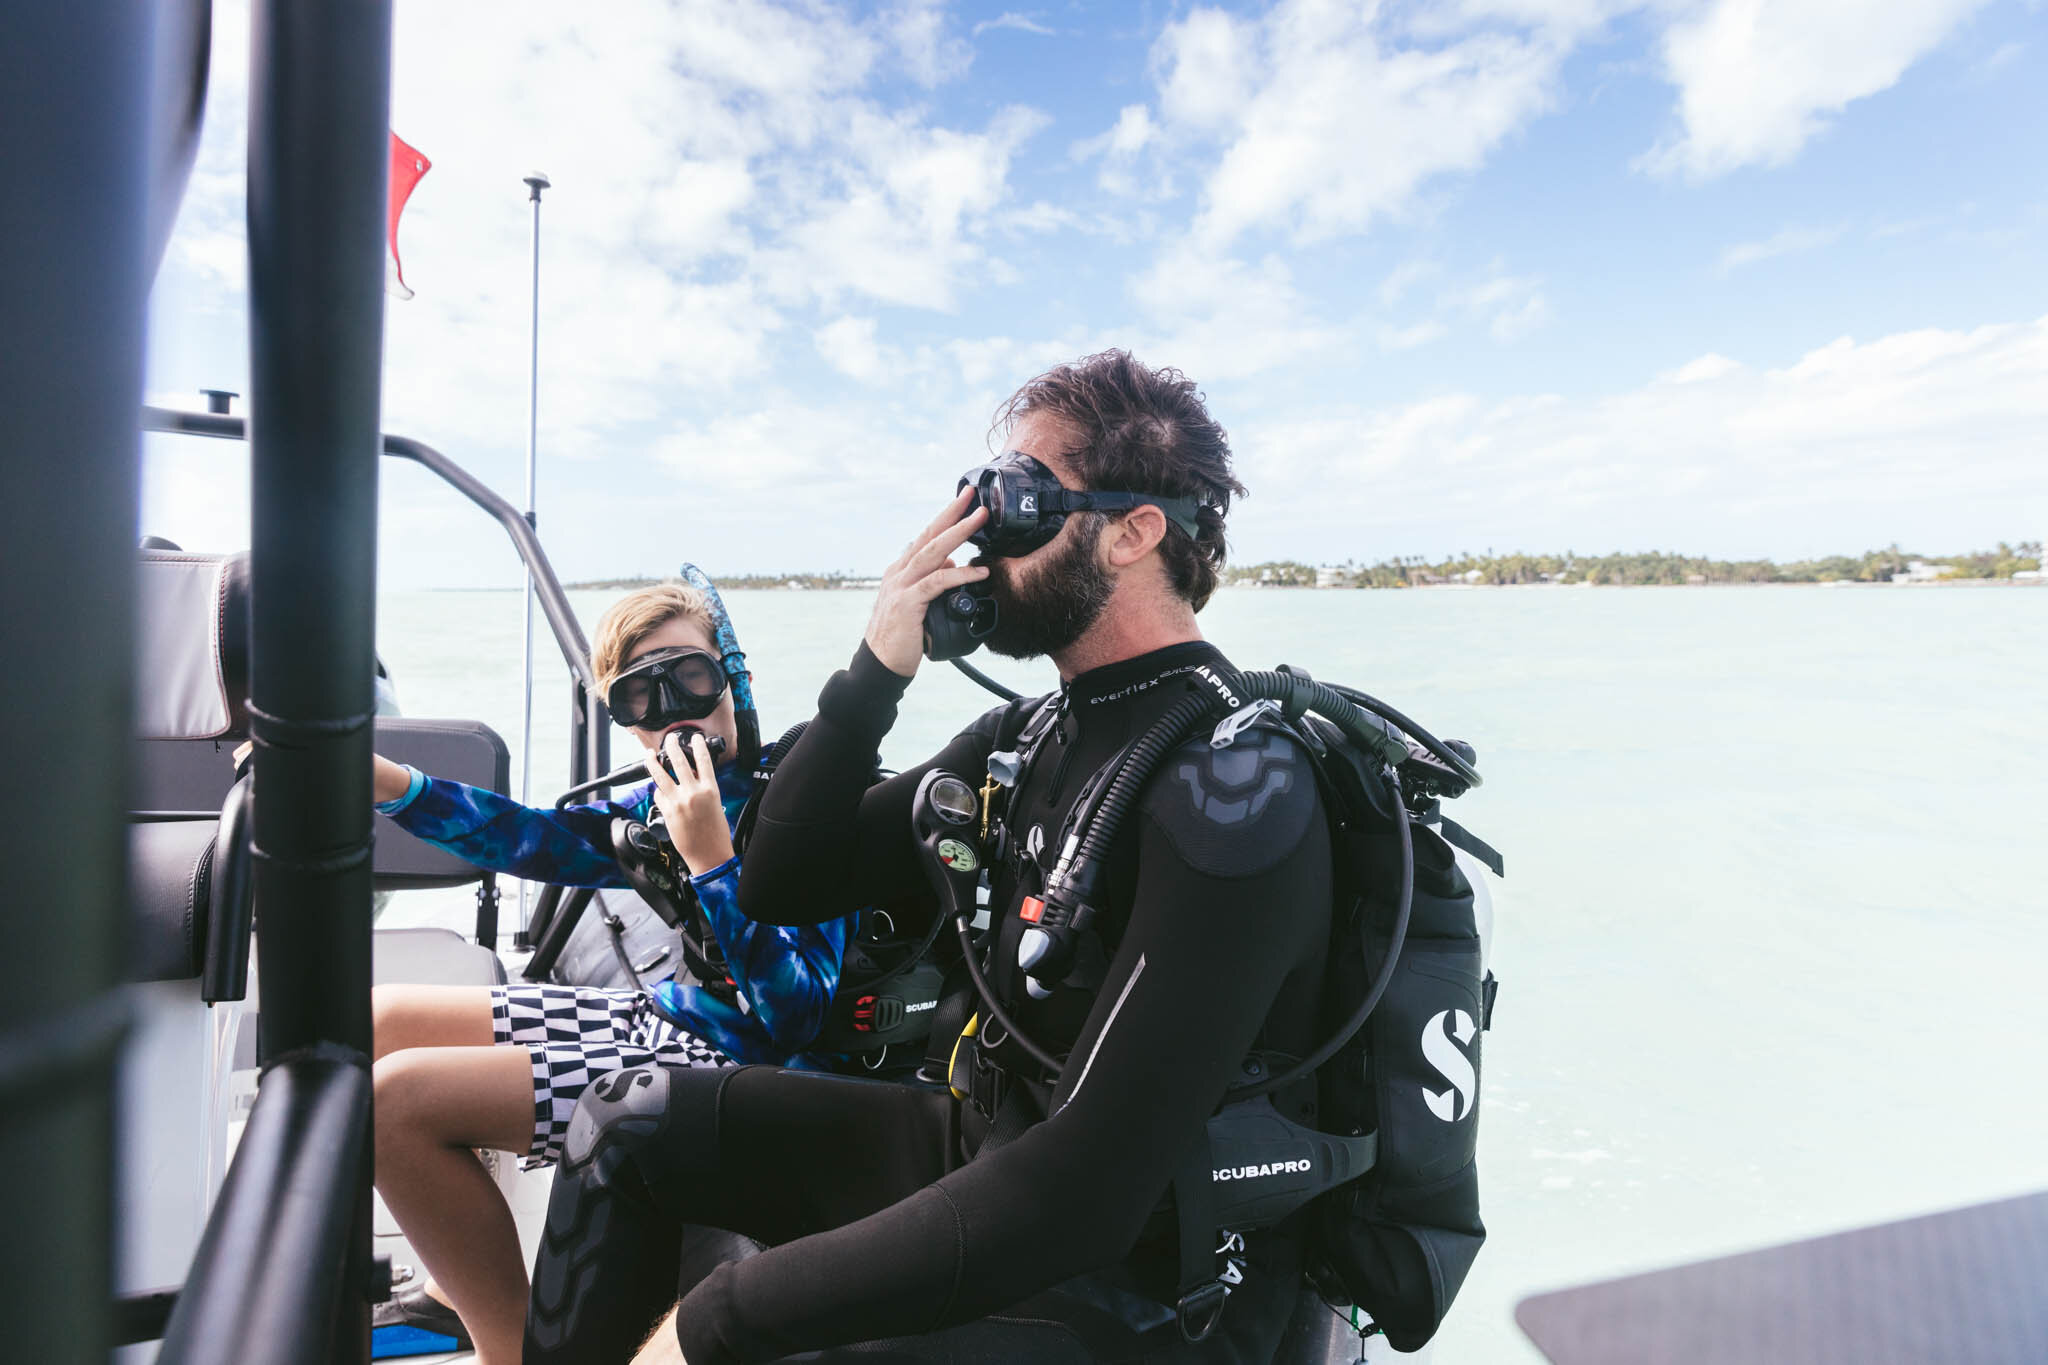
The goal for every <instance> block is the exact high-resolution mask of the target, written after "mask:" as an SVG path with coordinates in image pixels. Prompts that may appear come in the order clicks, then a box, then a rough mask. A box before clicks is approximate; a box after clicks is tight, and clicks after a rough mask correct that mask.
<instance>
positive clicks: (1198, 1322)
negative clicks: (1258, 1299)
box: [1173, 1280, 1230, 1346]
mask: <svg viewBox="0 0 2048 1365" xmlns="http://www.w3.org/2000/svg"><path fill="white" fill-rule="evenodd" d="M1229 1300H1230V1286H1229V1285H1226V1284H1225V1283H1223V1281H1221V1280H1211V1281H1209V1283H1207V1284H1205V1285H1198V1286H1196V1287H1195V1288H1193V1289H1190V1290H1189V1291H1188V1292H1187V1293H1185V1294H1183V1295H1181V1296H1180V1302H1179V1303H1177V1304H1175V1305H1174V1310H1173V1313H1174V1317H1175V1318H1176V1319H1177V1320H1178V1321H1179V1323H1180V1336H1181V1340H1182V1341H1185V1342H1187V1343H1188V1344H1189V1345H1190V1346H1192V1345H1194V1344H1195V1343H1197V1342H1199V1341H1201V1340H1203V1339H1204V1338H1205V1337H1207V1336H1208V1335H1209V1334H1210V1333H1211V1332H1213V1331H1215V1330H1216V1324H1217V1323H1219V1322H1221V1321H1222V1320H1223V1305H1224V1304H1225V1303H1227V1302H1229Z"/></svg>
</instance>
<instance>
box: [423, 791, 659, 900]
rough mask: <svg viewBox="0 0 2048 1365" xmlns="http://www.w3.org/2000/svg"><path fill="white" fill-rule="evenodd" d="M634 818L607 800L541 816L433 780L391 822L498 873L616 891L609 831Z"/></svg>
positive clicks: (511, 803)
mask: <svg viewBox="0 0 2048 1365" xmlns="http://www.w3.org/2000/svg"><path fill="white" fill-rule="evenodd" d="M631 814H632V811H631V809H630V808H629V807H628V806H626V805H621V804H617V803H614V802H610V801H604V802H599V803H597V804H595V805H589V806H570V807H569V808H568V809H566V810H540V809H537V808H536V807H533V806H522V805H520V804H519V803H518V802H517V801H514V800H513V799H512V798H510V797H509V796H500V795H499V794H498V793H497V792H494V791H487V790H485V789H484V788H482V787H471V786H468V785H466V784H464V783H461V782H451V781H449V780H447V779H446V778H440V777H429V778H427V779H426V781H425V782H424V783H423V784H422V785H421V787H420V790H419V792H418V794H417V795H415V796H414V797H413V798H412V799H411V800H410V801H408V802H407V803H406V805H405V807H404V809H402V810H400V811H398V812H397V813H395V814H394V815H392V817H391V820H392V822H393V823H394V824H396V825H397V826H398V827H399V828H400V829H402V830H404V831H406V833H408V834H412V835H416V836H417V837H419V838H421V839H424V840H426V841H427V842H428V843H430V844H433V845H435V846H436V847H438V848H444V849H446V850H448V851H449V852H450V853H453V854H454V855H455V856H456V857H458V858H461V859H463V860H464V861H466V862H471V863H474V864H476V865H477V866H478V867H485V868H489V869H490V870H491V871H493V872H503V873H506V874H507V875H510V876H514V877H523V878H525V879H527V880H528V881H536V882H552V883H554V884H556V885H558V886H618V885H621V884H622V879H621V878H620V876H619V870H618V865H617V864H616V863H614V862H613V861H612V840H611V825H612V820H613V819H614V818H615V817H617V816H621V815H631Z"/></svg>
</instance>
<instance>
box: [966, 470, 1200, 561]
mask: <svg viewBox="0 0 2048 1365" xmlns="http://www.w3.org/2000/svg"><path fill="white" fill-rule="evenodd" d="M958 487H959V488H967V487H972V488H973V489H974V501H975V503H977V504H978V505H980V506H982V507H985V508H987V509H988V520H987V521H985V522H983V523H982V526H981V529H980V530H979V531H976V532H975V533H974V534H973V535H972V536H970V537H969V538H968V539H969V540H970V542H971V543H972V544H974V545H977V546H979V547H980V548H982V549H983V550H986V551H987V552H988V553H989V554H990V555H992V556H994V557H996V558H998V559H1016V558H1018V557H1019V556H1022V555H1028V554H1030V553H1031V552H1032V551H1033V550H1035V549H1037V548H1038V547H1039V546H1041V545H1044V544H1046V543H1047V542H1048V541H1050V540H1051V539H1052V538H1053V537H1054V536H1056V535H1058V534H1059V533H1060V527H1062V526H1064V525H1066V523H1067V514H1068V513H1070V512H1125V511H1129V510H1130V509H1131V508H1133V507H1145V506H1151V507H1157V508H1158V509H1159V510H1160V511H1162V512H1164V513H1165V514H1166V519H1167V520H1168V521H1170V522H1172V523H1173V524H1174V525H1176V526H1178V527H1180V529H1181V530H1183V531H1186V532H1187V533H1188V534H1189V535H1190V536H1192V535H1194V534H1195V533H1196V524H1195V513H1196V511H1197V510H1198V509H1199V507H1200V506H1201V504H1200V502H1199V501H1198V500H1197V499H1195V498H1189V497H1179V498H1176V497H1167V496H1164V495H1162V494H1158V493H1124V492H1095V491H1087V492H1084V491H1082V490H1080V489H1075V488H1067V487H1065V486H1064V485H1062V484H1061V483H1060V481H1059V479H1058V478H1056V477H1055V476H1054V475H1053V472H1052V471H1051V470H1050V469H1047V468H1046V467H1045V466H1044V465H1042V464H1040V463H1039V462H1038V461H1037V460H1034V459H1032V458H1031V457H1030V456H1029V455H1026V454H1025V453H1024V452H1023V451H1021V450H1012V451H1007V452H1005V453H1004V455H1003V457H1002V458H1001V459H1000V460H991V461H990V462H989V463H987V464H984V465H977V466H976V467H975V468H973V469H970V470H968V471H967V472H966V473H965V474H962V475H961V476H960V483H959V486H958ZM955 491H956V492H957V491H958V489H957V488H956V489H955ZM969 510H970V511H971V510H973V509H972V508H970V509H969Z"/></svg>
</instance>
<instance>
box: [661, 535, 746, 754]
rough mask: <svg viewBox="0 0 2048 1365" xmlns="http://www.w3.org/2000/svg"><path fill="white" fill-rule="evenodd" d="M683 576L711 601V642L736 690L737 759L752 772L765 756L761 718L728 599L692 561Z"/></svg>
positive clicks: (734, 710)
mask: <svg viewBox="0 0 2048 1365" xmlns="http://www.w3.org/2000/svg"><path fill="white" fill-rule="evenodd" d="M680 572H681V574H682V579H683V581H684V582H685V583H688V584H689V585H690V586H691V587H693V588H695V589H697V591H699V592H701V593H703V594H704V595H705V596H706V597H707V598H709V599H710V600H711V617H712V630H711V638H712V642H713V643H714V644H716V645H717V646H718V661H719V664H720V666H721V667H723V668H724V669H725V676H726V679H727V681H728V683H729V684H730V685H731V687H732V714H733V721H734V723H735V725H736V727H737V730H738V736H739V751H738V752H737V753H736V754H734V755H733V759H734V763H735V766H736V767H738V768H740V769H746V768H750V767H751V766H752V765H753V763H754V760H755V759H757V758H759V757H760V754H761V717H760V713H759V712H757V711H756V710H755V709H754V682H753V678H754V675H753V674H751V673H749V672H748V671H747V656H746V653H745V652H744V651H742V650H741V649H740V637H739V636H738V635H737V634H736V633H734V631H733V628H732V615H731V613H729V612H727V611H726V609H725V599H724V598H723V597H720V596H719V595H718V585H717V584H716V583H713V582H712V581H711V576H710V575H709V574H707V573H705V572H704V571H703V570H702V569H700V568H698V567H697V566H696V565H695V564H692V563H690V562H689V561H688V560H684V561H683V566H682V569H681V571H680Z"/></svg>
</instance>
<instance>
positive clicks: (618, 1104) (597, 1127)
mask: <svg viewBox="0 0 2048 1365" xmlns="http://www.w3.org/2000/svg"><path fill="white" fill-rule="evenodd" d="M669 1078H670V1073H669V1070H668V1068H666V1067H660V1066H632V1067H627V1068H626V1069H625V1070H623V1071H613V1072H609V1073H607V1074H606V1075H603V1076H599V1077H598V1078H597V1079H596V1080H594V1081H592V1082H591V1083H590V1086H589V1088H588V1089H586V1090H585V1091H584V1092H583V1098H582V1099H580V1100H578V1101H577V1103H576V1112H575V1113H574V1114H572V1115H570V1117H569V1128H568V1131H567V1132H566V1133H564V1134H563V1136H562V1164H563V1166H564V1167H565V1168H567V1169H571V1170H574V1169H578V1168H580V1167H582V1166H584V1165H586V1164H587V1163H588V1162H589V1161H590V1160H591V1158H592V1157H593V1156H594V1155H595V1154H596V1153H598V1152H599V1151H600V1150H604V1151H617V1152H621V1153H625V1154H630V1153H631V1152H632V1151H633V1150H636V1149H637V1148H638V1147H639V1146H640V1145H641V1144H642V1143H644V1142H645V1141H646V1139H648V1138H651V1137H653V1136H654V1134H655V1133H657V1132H658V1131H660V1129H661V1124H662V1118H663V1116H664V1115H666V1114H667V1112H668V1107H669V1102H670V1083H669Z"/></svg>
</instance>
